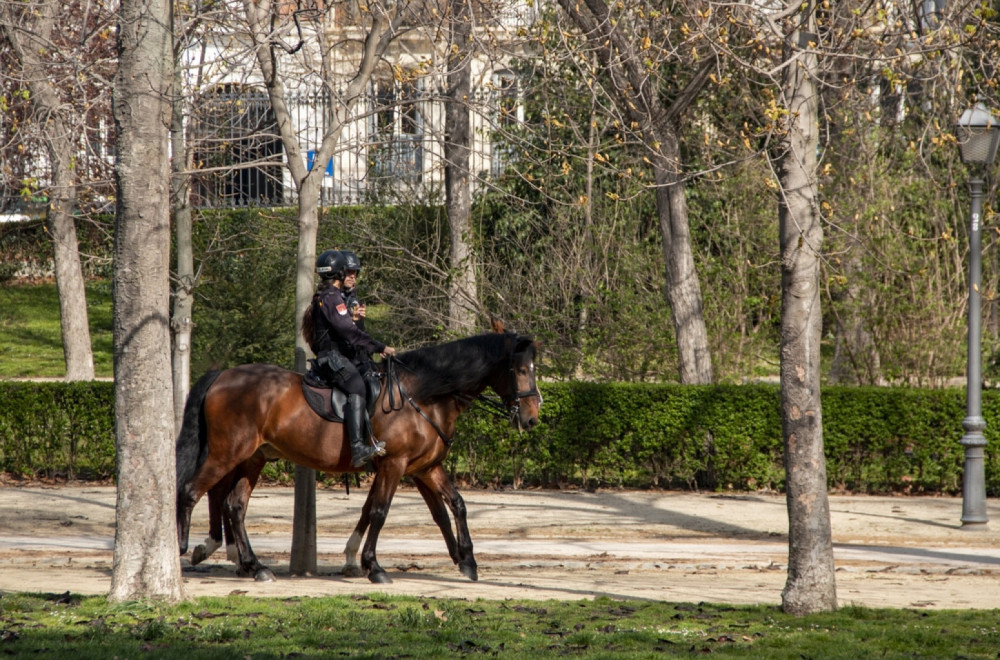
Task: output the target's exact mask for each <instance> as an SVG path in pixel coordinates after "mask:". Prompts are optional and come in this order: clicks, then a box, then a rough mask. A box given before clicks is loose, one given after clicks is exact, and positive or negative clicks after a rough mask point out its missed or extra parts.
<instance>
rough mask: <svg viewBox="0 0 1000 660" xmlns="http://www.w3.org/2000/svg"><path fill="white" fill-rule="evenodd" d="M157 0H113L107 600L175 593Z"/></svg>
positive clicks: (166, 117)
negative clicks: (111, 546) (112, 487)
mask: <svg viewBox="0 0 1000 660" xmlns="http://www.w3.org/2000/svg"><path fill="white" fill-rule="evenodd" d="M169 19H170V3H169V2H168V1H167V0H123V1H122V4H121V10H120V16H119V25H118V52H119V69H118V73H117V75H116V76H115V81H114V104H113V107H114V117H115V127H116V131H117V136H118V148H117V158H116V160H115V181H116V185H117V214H116V217H115V240H114V266H113V274H112V294H113V298H114V310H113V319H114V372H115V406H114V414H115V449H116V451H117V458H118V497H117V509H116V510H117V525H116V533H115V550H114V563H113V573H112V578H111V593H110V599H111V600H112V601H118V602H122V601H129V600H138V599H161V600H165V601H177V600H180V599H181V598H182V596H183V594H182V589H181V580H180V558H179V555H178V552H177V528H176V522H175V516H174V508H175V500H176V485H175V481H176V474H175V468H174V419H173V409H174V408H173V388H172V383H171V380H170V324H169V315H170V279H169V273H170V222H169V208H170V207H169V190H168V186H169V181H170V172H169V166H168V162H169V159H168V152H167V126H168V125H169V121H170V104H169V102H168V100H167V99H168V95H169V91H170V85H171V75H170V70H171V64H172V62H173V58H172V57H171V52H170V42H171V37H170V33H169Z"/></svg>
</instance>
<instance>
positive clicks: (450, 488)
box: [416, 465, 479, 582]
mask: <svg viewBox="0 0 1000 660" xmlns="http://www.w3.org/2000/svg"><path fill="white" fill-rule="evenodd" d="M416 481H417V488H418V489H419V490H420V494H421V495H423V497H424V501H425V502H427V506H428V507H429V508H430V510H431V515H432V516H434V522H436V523H437V524H438V527H440V528H441V533H442V534H443V535H444V540H445V543H446V544H447V545H448V553H449V554H450V555H451V558H452V561H454V562H455V563H456V564H458V570H460V571H462V575H464V576H465V577H467V578H469V579H470V580H472V581H473V582H476V581H478V580H479V567H478V566H477V565H476V557H475V555H473V552H472V535H471V534H469V520H468V513H467V511H466V509H465V500H463V499H462V496H461V495H459V493H458V490H456V488H455V486H454V485H452V483H451V479H449V478H448V474H447V473H446V472H445V471H444V468H443V467H442V466H440V465H438V466H435V467H434V468H432V469H431V470H429V471H428V472H427V473H426V474H423V475H421V476H420V477H417V478H416ZM442 502H446V503H447V504H448V506H449V507H450V508H451V514H452V516H453V517H454V518H455V534H456V535H457V539H456V538H455V537H453V536H452V534H451V523H450V521H449V520H448V514H447V512H445V511H444V504H443V503H442ZM436 510H437V512H435V511H436ZM442 520H443V523H442Z"/></svg>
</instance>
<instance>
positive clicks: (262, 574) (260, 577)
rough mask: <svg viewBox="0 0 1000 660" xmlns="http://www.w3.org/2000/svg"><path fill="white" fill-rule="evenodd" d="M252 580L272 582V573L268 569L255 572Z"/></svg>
mask: <svg viewBox="0 0 1000 660" xmlns="http://www.w3.org/2000/svg"><path fill="white" fill-rule="evenodd" d="M253 579H254V580H255V581H257V582H274V573H272V572H271V569H269V568H262V569H260V570H259V571H257V574H256V575H254V576H253Z"/></svg>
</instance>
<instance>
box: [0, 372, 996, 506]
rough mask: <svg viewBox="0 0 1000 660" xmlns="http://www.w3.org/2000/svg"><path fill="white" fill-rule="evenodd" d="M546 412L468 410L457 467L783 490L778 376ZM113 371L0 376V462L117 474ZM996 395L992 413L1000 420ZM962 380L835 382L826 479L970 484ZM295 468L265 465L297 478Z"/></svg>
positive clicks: (627, 392)
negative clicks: (945, 385) (954, 383)
mask: <svg viewBox="0 0 1000 660" xmlns="http://www.w3.org/2000/svg"><path fill="white" fill-rule="evenodd" d="M540 389H541V391H542V394H543V395H544V397H545V403H544V406H543V407H542V415H541V419H542V424H540V425H539V427H538V428H537V429H535V430H533V431H532V432H530V433H523V434H522V433H517V432H516V431H514V430H513V429H511V427H510V425H509V423H508V422H507V421H506V420H505V419H502V418H499V417H496V416H494V415H492V414H491V413H490V412H488V411H486V410H483V409H478V408H474V409H473V410H472V411H470V412H469V413H467V414H466V415H464V416H463V417H462V418H460V424H459V432H458V435H457V439H456V441H455V446H454V448H453V450H452V453H451V455H450V456H449V458H448V464H447V465H448V469H449V471H450V472H451V474H452V476H453V477H454V478H455V479H457V480H458V481H460V482H462V483H465V484H468V485H475V486H479V485H486V486H501V485H511V484H514V485H517V486H521V485H525V486H527V485H539V486H557V485H578V486H582V487H585V488H589V487H597V486H612V487H650V486H654V487H664V488H688V489H693V488H701V489H709V490H720V489H736V490H757V489H771V490H779V491H780V490H781V489H782V488H783V486H784V467H783V464H782V441H781V419H780V412H779V390H778V387H777V386H772V385H740V386H699V387H690V386H680V385H648V384H626V383H615V384H595V383H546V384H543V385H542V386H541V388H540ZM112 399H113V390H112V386H111V384H110V383H43V384H36V383H14V382H0V402H2V405H0V471H3V472H7V473H13V474H16V475H49V476H52V475H61V474H65V475H68V476H71V477H78V478H92V477H106V476H111V475H113V474H114V441H113V419H112ZM998 408H1000V394H998V393H996V392H993V391H990V390H988V391H986V392H984V393H983V415H984V417H985V418H986V419H987V420H988V422H989V421H990V420H1000V417H998V415H997V413H998V412H1000V410H998ZM964 416H965V395H964V391H963V390H959V389H945V390H921V389H914V388H906V389H893V388H839V387H838V388H826V389H824V390H823V431H824V443H825V447H826V456H827V474H828V478H829V484H830V488H831V489H834V490H843V491H850V492H866V493H888V492H904V493H943V494H955V493H959V492H961V481H962V466H963V456H964V453H963V450H962V446H961V445H960V443H959V440H960V438H961V437H962V433H963V431H962V426H961V422H962V419H963V418H964ZM985 433H986V437H987V440H988V442H989V444H988V445H987V447H986V485H987V492H988V494H989V495H991V496H996V495H998V494H1000V458H998V453H997V452H995V451H993V448H994V447H996V446H998V445H997V443H1000V423H998V422H993V423H988V424H987V427H986V431H985ZM289 472H290V468H289V466H286V465H281V464H278V465H276V466H274V467H272V468H271V469H269V471H268V475H269V476H271V477H272V478H274V477H283V476H287V474H288V473H289Z"/></svg>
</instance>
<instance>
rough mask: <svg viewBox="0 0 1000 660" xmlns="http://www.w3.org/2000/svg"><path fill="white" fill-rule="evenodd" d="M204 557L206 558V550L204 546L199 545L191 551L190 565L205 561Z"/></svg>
mask: <svg viewBox="0 0 1000 660" xmlns="http://www.w3.org/2000/svg"><path fill="white" fill-rule="evenodd" d="M206 559H208V552H207V550H206V548H205V546H203V545H199V546H197V547H196V548H195V549H194V550H192V551H191V565H192V566H197V565H198V564H200V563H201V562H203V561H205V560H206Z"/></svg>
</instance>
